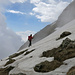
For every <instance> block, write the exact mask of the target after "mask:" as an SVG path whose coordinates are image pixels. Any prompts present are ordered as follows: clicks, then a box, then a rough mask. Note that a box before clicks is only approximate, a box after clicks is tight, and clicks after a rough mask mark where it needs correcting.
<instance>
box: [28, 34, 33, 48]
mask: <svg viewBox="0 0 75 75" xmlns="http://www.w3.org/2000/svg"><path fill="white" fill-rule="evenodd" d="M32 39H33V37H32V34H30V36H28V41H29V47H30V46H31V44H32V43H31V42H32Z"/></svg>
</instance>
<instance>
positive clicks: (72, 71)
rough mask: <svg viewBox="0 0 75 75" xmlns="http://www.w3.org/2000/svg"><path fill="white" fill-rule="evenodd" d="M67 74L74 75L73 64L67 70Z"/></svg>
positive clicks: (74, 68)
mask: <svg viewBox="0 0 75 75" xmlns="http://www.w3.org/2000/svg"><path fill="white" fill-rule="evenodd" d="M67 75H75V66H73V67H72V68H71V69H70V70H69V71H68V72H67Z"/></svg>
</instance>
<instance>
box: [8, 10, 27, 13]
mask: <svg viewBox="0 0 75 75" xmlns="http://www.w3.org/2000/svg"><path fill="white" fill-rule="evenodd" d="M7 12H10V13H14V14H26V13H23V12H20V11H15V10H7Z"/></svg>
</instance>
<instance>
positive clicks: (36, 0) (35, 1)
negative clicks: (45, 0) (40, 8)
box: [30, 0, 40, 3]
mask: <svg viewBox="0 0 75 75" xmlns="http://www.w3.org/2000/svg"><path fill="white" fill-rule="evenodd" d="M39 2H40V0H30V3H39Z"/></svg>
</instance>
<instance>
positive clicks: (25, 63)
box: [0, 1, 75, 75]
mask: <svg viewBox="0 0 75 75" xmlns="http://www.w3.org/2000/svg"><path fill="white" fill-rule="evenodd" d="M74 6H75V1H73V2H72V3H71V4H70V5H69V6H68V7H67V8H66V9H65V10H64V11H63V12H62V14H61V15H60V16H59V18H58V20H57V21H56V22H55V23H54V24H52V25H51V26H50V25H49V27H50V28H51V27H52V28H53V31H52V32H51V33H47V32H50V31H49V29H48V31H47V30H46V29H47V28H48V27H45V28H44V30H41V31H39V32H38V33H37V34H35V35H36V36H34V37H36V39H35V38H34V39H35V41H36V43H34V44H33V45H32V46H31V47H25V45H24V46H23V47H22V48H21V50H20V51H18V52H17V53H20V52H21V51H24V50H27V49H28V51H32V50H34V51H32V52H31V53H29V54H27V55H25V53H26V52H24V53H23V54H21V55H19V56H16V57H14V58H13V59H15V60H16V61H15V62H13V63H12V64H9V65H7V66H14V67H15V68H14V69H12V70H11V71H10V72H9V75H10V74H17V73H25V74H26V75H66V73H67V72H68V70H69V69H70V68H71V67H72V66H75V58H71V59H68V60H65V61H64V62H63V63H66V64H67V65H65V64H63V65H61V66H60V67H59V68H57V69H55V70H54V71H51V72H47V73H38V72H35V71H34V66H35V65H36V64H39V63H41V62H43V61H45V60H47V61H53V59H54V57H48V58H46V57H40V56H41V55H42V53H43V52H44V51H47V50H51V49H53V48H57V47H59V45H60V44H61V43H62V41H63V40H64V39H65V38H67V37H68V38H70V39H71V40H75V17H74V12H75V11H74V10H75V9H74ZM71 7H72V8H71ZM72 10H73V11H72ZM71 12H72V14H70V13H71ZM67 14H70V16H69V17H68V15H67ZM65 16H66V17H65ZM67 17H68V18H67ZM58 27H59V28H58ZM56 28H57V29H56ZM55 29H56V30H55ZM54 30H55V31H54ZM44 31H45V32H44ZM64 31H69V32H71V33H72V34H71V35H69V36H66V37H64V38H62V39H60V40H56V39H57V38H59V36H60V34H61V33H63V32H64ZM43 32H44V33H45V35H44V36H43V37H42V36H40V35H42V34H43ZM39 34H40V35H39ZM46 34H47V35H46ZM38 37H41V39H42V40H41V39H40V41H39V38H38ZM37 40H38V42H37ZM7 61H8V58H5V59H3V60H2V61H0V68H2V67H4V65H5V63H6V62H7Z"/></svg>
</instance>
